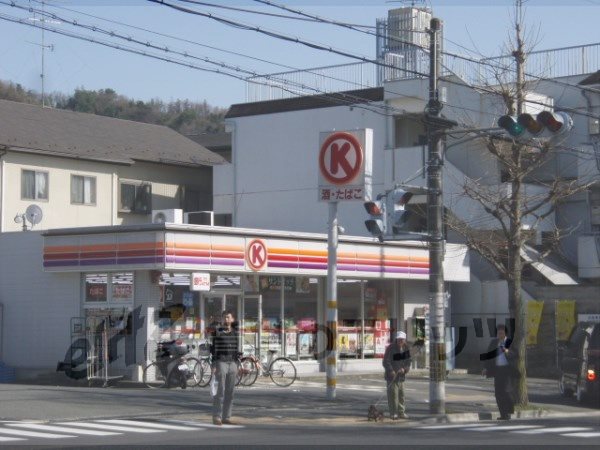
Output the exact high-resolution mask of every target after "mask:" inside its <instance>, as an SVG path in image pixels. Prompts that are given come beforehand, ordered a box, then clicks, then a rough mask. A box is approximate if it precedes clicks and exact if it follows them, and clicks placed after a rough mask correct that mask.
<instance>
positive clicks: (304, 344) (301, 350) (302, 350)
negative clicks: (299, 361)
mask: <svg viewBox="0 0 600 450" xmlns="http://www.w3.org/2000/svg"><path fill="white" fill-rule="evenodd" d="M298 354H299V355H300V356H312V354H313V335H312V333H301V334H298Z"/></svg>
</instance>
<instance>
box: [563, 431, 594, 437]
mask: <svg viewBox="0 0 600 450" xmlns="http://www.w3.org/2000/svg"><path fill="white" fill-rule="evenodd" d="M561 436H569V437H583V438H590V437H600V432H597V431H596V432H591V433H586V432H583V433H565V434H561Z"/></svg>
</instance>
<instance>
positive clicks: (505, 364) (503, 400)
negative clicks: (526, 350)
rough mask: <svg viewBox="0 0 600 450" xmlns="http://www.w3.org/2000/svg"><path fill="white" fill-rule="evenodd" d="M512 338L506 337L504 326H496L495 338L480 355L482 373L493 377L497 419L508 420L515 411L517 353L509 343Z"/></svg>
mask: <svg viewBox="0 0 600 450" xmlns="http://www.w3.org/2000/svg"><path fill="white" fill-rule="evenodd" d="M511 344H512V339H510V338H508V337H506V327H505V326H504V325H498V326H497V327H496V338H495V339H492V340H491V342H490V345H489V347H488V352H487V353H486V354H484V355H481V357H480V358H481V359H482V360H483V362H484V366H485V368H484V369H483V375H484V376H487V377H488V378H494V394H495V396H496V403H497V405H498V410H499V411H500V417H498V420H510V415H511V414H513V413H514V412H515V400H514V390H515V374H516V371H517V369H516V364H517V360H518V357H517V353H516V351H514V350H513V349H512V348H511V347H510V345H511Z"/></svg>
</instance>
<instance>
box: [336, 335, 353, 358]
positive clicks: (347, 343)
mask: <svg viewBox="0 0 600 450" xmlns="http://www.w3.org/2000/svg"><path fill="white" fill-rule="evenodd" d="M356 338H357V335H356V333H340V335H339V338H338V348H339V352H340V353H356V349H357V345H356Z"/></svg>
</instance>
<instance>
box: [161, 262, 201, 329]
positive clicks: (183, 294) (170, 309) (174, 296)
mask: <svg viewBox="0 0 600 450" xmlns="http://www.w3.org/2000/svg"><path fill="white" fill-rule="evenodd" d="M159 286H160V288H161V297H162V298H161V305H162V307H161V309H160V310H159V313H158V328H159V333H160V340H167V339H177V338H187V339H194V338H199V337H200V318H199V314H200V300H199V294H198V292H193V291H191V290H190V274H189V273H169V272H165V273H162V274H161V276H160V281H159Z"/></svg>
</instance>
